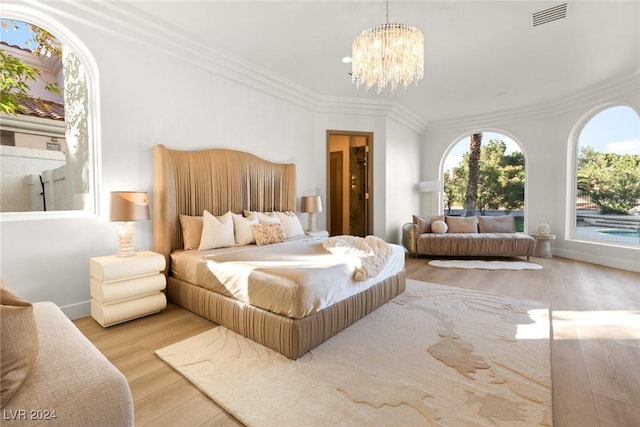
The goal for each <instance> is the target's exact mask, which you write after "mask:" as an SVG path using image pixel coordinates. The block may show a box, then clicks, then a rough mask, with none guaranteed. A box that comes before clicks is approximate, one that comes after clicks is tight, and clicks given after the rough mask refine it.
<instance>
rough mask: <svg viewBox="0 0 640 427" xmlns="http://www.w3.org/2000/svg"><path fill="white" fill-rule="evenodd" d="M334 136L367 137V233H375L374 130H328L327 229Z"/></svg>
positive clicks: (329, 227) (328, 225) (329, 216)
mask: <svg viewBox="0 0 640 427" xmlns="http://www.w3.org/2000/svg"><path fill="white" fill-rule="evenodd" d="M332 136H363V137H365V138H366V146H367V148H368V149H367V157H366V159H367V160H366V161H367V190H368V191H367V192H368V198H366V204H367V227H366V228H367V230H366V234H367V235H370V234H373V218H374V216H373V194H374V188H373V141H374V140H373V132H363V131H349V130H333V129H327V132H326V150H325V151H326V158H325V164H326V177H327V183H326V188H327V196H326V205H327V215H326V219H327V230H331V208H332V207H331V171H330V164H331V159H330V157H331V137H332ZM343 161H344V162H349V159H348V158H346V159H344V160H343Z"/></svg>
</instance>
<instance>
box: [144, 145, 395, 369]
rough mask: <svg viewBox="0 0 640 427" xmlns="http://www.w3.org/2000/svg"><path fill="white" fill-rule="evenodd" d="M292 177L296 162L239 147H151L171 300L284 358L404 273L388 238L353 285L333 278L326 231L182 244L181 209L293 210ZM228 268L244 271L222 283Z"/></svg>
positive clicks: (350, 317)
mask: <svg viewBox="0 0 640 427" xmlns="http://www.w3.org/2000/svg"><path fill="white" fill-rule="evenodd" d="M295 180H296V177H295V165H294V164H291V163H274V162H271V161H268V160H265V159H262V158H259V157H257V156H255V155H253V154H250V153H246V152H242V151H236V150H230V149H216V148H214V149H205V150H195V151H183V150H174V149H169V148H167V147H165V146H163V145H156V146H154V147H153V200H152V208H153V210H152V213H153V234H154V236H153V239H154V250H155V251H156V252H158V253H161V254H162V255H163V256H164V257H165V259H166V261H167V262H166V265H167V267H166V270H165V272H164V273H165V274H166V275H167V290H166V292H167V297H168V299H169V301H170V302H172V303H174V304H176V305H179V306H181V307H183V308H185V309H187V310H189V311H192V312H194V313H196V314H198V315H200V316H202V317H205V318H207V319H209V320H211V321H213V322H215V323H217V324H219V325H222V326H224V327H226V328H229V329H231V330H233V331H235V332H237V333H239V334H241V335H243V336H245V337H247V338H250V339H252V340H254V341H256V342H258V343H260V344H262V345H265V346H267V347H269V348H271V349H273V350H275V351H277V352H279V353H281V354H283V355H284V356H286V357H288V358H290V359H297V358H299V357H300V356H302V355H303V354H305V353H306V352H308V351H309V350H311V349H312V348H314V347H316V346H318V345H319V344H321V343H322V342H324V341H326V340H327V339H329V338H330V337H332V336H333V335H335V334H337V333H338V332H340V331H341V330H343V329H344V328H346V327H348V326H349V325H351V324H353V323H354V322H356V321H358V320H359V319H361V318H362V317H364V316H366V315H367V314H369V313H370V312H372V311H373V310H375V309H376V308H378V307H379V306H381V305H382V304H384V303H386V302H387V301H389V300H390V299H392V298H393V297H395V296H396V295H398V294H400V293H402V292H403V291H404V290H405V280H406V278H405V270H404V249H403V248H402V247H400V246H399V245H389V247H390V252H391V255H390V257H389V262H385V265H384V266H381V267H380V269H379V271H376V274H375V275H373V276H371V277H366V278H364V279H362V280H358V281H357V282H354V281H353V280H351V281H350V283H351V284H349V283H346V282H344V280H343V279H341V278H340V277H343V276H344V274H345V273H346V274H349V270H348V268H349V267H348V266H345V263H344V261H343V262H339V260H341V259H346V258H348V257H344V256H341V255H340V254H337V253H329V252H327V251H326V250H324V249H323V245H325V246H326V243H327V242H324V239H325V238H319V237H313V236H306V235H300V236H296V237H292V238H289V239H286V240H285V241H283V242H281V243H276V244H273V245H256V244H249V245H243V246H233V247H225V248H214V249H211V250H185V238H184V237H185V235H184V234H183V231H184V230H183V228H182V225H181V216H182V219H183V220H184V218H186V217H191V218H197V217H198V216H202V215H203V212H204V211H207V213H210V214H212V215H215V216H217V217H218V218H222V216H224V215H225V214H229V215H231V213H235V214H237V215H239V214H240V213H242V212H244V211H251V212H278V213H280V212H288V211H295V209H296V190H295ZM291 254H294V255H293V258H291ZM316 259H317V260H319V261H316ZM292 262H295V263H296V264H295V266H294V268H292V267H291V265H290V264H291V263H292ZM285 264H286V266H285ZM266 266H268V267H266ZM283 268H286V271H285V273H283V272H282V269H283ZM230 269H231V270H237V269H241V272H240V275H241V276H242V277H243V279H242V280H239V279H234V280H236V282H238V283H239V284H238V286H239V287H238V288H237V289H236V288H234V286H231V285H229V284H228V283H226V282H225V283H221V281H220V277H221V276H225V275H226V274H227V273H228V272H229V270H230ZM342 270H344V271H342ZM351 273H353V272H351ZM240 282H242V283H240ZM307 282H309V283H307ZM234 283H235V282H234ZM243 286H244V287H243ZM247 286H251V288H250V291H247ZM328 286H329V287H330V288H331V291H329V292H324V291H320V290H322V289H324V290H326V289H329V288H328ZM319 289H320V290H319ZM323 292H324V293H323ZM300 295H302V296H303V297H302V298H301V297H300ZM300 298H301V299H300ZM275 300H278V301H279V302H278V301H275ZM274 301H275V302H274ZM300 301H302V302H300ZM282 304H284V305H282Z"/></svg>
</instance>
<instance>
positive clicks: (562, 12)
mask: <svg viewBox="0 0 640 427" xmlns="http://www.w3.org/2000/svg"><path fill="white" fill-rule="evenodd" d="M566 17H567V3H563V4H559V5H558V6H553V7H550V8H549V9H544V10H541V11H538V12H534V14H533V26H534V27H537V26H538V25H542V24H546V23H548V22H551V21H557V20H558V19H563V18H566Z"/></svg>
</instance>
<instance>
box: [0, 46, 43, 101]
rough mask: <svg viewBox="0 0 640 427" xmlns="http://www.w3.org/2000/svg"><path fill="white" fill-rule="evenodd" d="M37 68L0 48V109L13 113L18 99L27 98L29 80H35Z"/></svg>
mask: <svg viewBox="0 0 640 427" xmlns="http://www.w3.org/2000/svg"><path fill="white" fill-rule="evenodd" d="M38 74H39V72H38V70H36V69H35V68H33V67H30V66H29V65H27V64H25V63H24V62H22V61H20V60H19V59H17V58H14V57H13V56H11V55H9V54H8V53H7V52H5V51H4V50H0V77H1V78H0V111H2V112H3V113H7V114H15V113H16V111H20V109H21V107H20V105H19V104H18V101H19V100H20V99H21V98H27V97H28V93H29V82H30V81H35V80H36V76H37V75H38Z"/></svg>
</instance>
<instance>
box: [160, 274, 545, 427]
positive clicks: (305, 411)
mask: <svg viewBox="0 0 640 427" xmlns="http://www.w3.org/2000/svg"><path fill="white" fill-rule="evenodd" d="M156 354H157V355H158V356H159V357H160V358H162V360H164V361H165V362H167V363H168V364H169V365H170V366H172V367H173V368H174V369H176V370H177V371H178V372H180V373H181V374H182V375H184V376H185V377H186V378H187V379H189V380H190V381H191V382H192V383H193V384H195V385H196V386H197V387H198V388H199V389H200V390H202V391H203V392H204V393H206V394H207V395H208V396H209V397H211V399H213V400H214V401H215V402H217V403H218V404H219V405H220V406H222V407H223V408H224V409H226V410H227V411H228V412H229V413H231V414H233V415H234V416H235V417H236V418H237V419H238V420H240V421H241V422H242V423H244V424H246V425H249V426H294V425H295V426H329V425H345V426H351V425H353V426H366V425H380V426H397V425H421V426H424V425H426V426H510V427H512V426H528V427H530V426H537V425H545V426H546V425H551V423H552V408H551V367H550V349H549V310H548V307H547V305H546V304H544V303H541V302H537V301H531V300H522V299H515V298H509V297H503V296H497V295H492V294H488V293H484V292H479V291H472V290H465V289H460V288H454V287H448V286H443V285H437V284H432V283H425V282H418V281H413V280H408V281H407V290H406V291H405V292H404V293H403V294H401V295H399V296H397V297H396V298H394V299H393V300H391V301H390V302H388V303H387V304H385V305H383V306H382V307H380V308H378V309H377V310H376V311H374V312H373V313H371V314H369V315H368V316H367V317H365V318H364V319H362V320H360V321H358V322H356V323H355V324H354V325H352V326H350V327H349V328H347V329H345V330H344V331H342V332H340V333H339V334H337V335H335V336H334V337H332V338H330V339H329V340H328V341H326V342H325V343H323V344H321V345H320V346H318V347H316V348H315V349H313V350H312V351H310V352H309V353H307V354H305V355H304V356H302V357H301V358H300V359H298V360H296V361H293V360H289V359H287V358H286V357H284V356H282V355H280V354H279V353H276V352H275V351H272V350H270V349H268V348H266V347H263V346H262V345H259V344H256V343H255V342H253V341H250V340H248V339H246V338H244V337H242V336H240V335H238V334H236V333H234V332H231V331H230V330H228V329H226V328H224V327H221V326H219V327H215V328H213V329H211V330H209V331H207V332H204V333H202V334H199V335H197V336H194V337H192V338H189V339H186V340H184V341H182V342H179V343H177V344H173V345H170V346H168V347H165V348H163V349H160V350H157V351H156Z"/></svg>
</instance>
